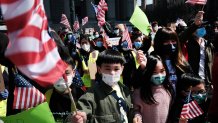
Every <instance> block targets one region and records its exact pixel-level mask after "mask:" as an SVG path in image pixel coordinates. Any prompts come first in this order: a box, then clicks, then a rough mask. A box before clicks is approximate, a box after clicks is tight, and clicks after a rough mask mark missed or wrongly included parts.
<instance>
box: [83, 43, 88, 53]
mask: <svg viewBox="0 0 218 123" xmlns="http://www.w3.org/2000/svg"><path fill="white" fill-rule="evenodd" d="M82 49H83V50H85V51H86V52H89V51H90V45H89V44H83V45H82Z"/></svg>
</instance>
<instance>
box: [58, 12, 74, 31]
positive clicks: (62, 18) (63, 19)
mask: <svg viewBox="0 0 218 123" xmlns="http://www.w3.org/2000/svg"><path fill="white" fill-rule="evenodd" d="M60 23H62V24H63V25H64V26H66V27H67V28H68V29H70V30H71V27H70V23H69V21H68V19H67V16H66V15H65V14H62V15H61V22H60Z"/></svg>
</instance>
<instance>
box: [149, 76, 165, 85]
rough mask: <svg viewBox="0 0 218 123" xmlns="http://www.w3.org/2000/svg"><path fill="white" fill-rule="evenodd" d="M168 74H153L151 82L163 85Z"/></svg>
mask: <svg viewBox="0 0 218 123" xmlns="http://www.w3.org/2000/svg"><path fill="white" fill-rule="evenodd" d="M165 78H166V76H165V75H162V74H156V75H152V76H151V82H152V83H153V84H154V85H161V84H162V83H163V81H164V80H165Z"/></svg>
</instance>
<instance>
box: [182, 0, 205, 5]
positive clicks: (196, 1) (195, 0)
mask: <svg viewBox="0 0 218 123" xmlns="http://www.w3.org/2000/svg"><path fill="white" fill-rule="evenodd" d="M185 3H190V4H200V5H205V4H206V3H207V0H187V1H186V2H185Z"/></svg>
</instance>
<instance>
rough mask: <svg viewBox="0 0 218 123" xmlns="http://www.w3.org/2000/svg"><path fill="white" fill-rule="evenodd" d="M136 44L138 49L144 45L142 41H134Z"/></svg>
mask: <svg viewBox="0 0 218 123" xmlns="http://www.w3.org/2000/svg"><path fill="white" fill-rule="evenodd" d="M134 46H135V48H136V49H139V48H140V47H141V46H142V42H134Z"/></svg>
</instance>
